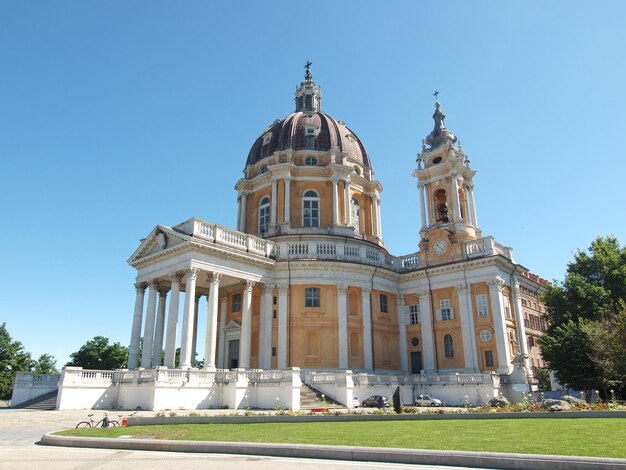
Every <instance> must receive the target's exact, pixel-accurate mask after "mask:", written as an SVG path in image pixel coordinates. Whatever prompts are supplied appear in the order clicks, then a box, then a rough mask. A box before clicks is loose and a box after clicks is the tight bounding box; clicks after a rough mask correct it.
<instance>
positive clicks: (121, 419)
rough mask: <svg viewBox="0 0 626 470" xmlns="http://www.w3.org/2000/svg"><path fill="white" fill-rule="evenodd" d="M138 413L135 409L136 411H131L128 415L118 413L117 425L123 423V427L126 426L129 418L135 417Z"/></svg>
mask: <svg viewBox="0 0 626 470" xmlns="http://www.w3.org/2000/svg"><path fill="white" fill-rule="evenodd" d="M136 414H137V412H136V411H135V412H134V413H131V414H129V415H128V416H126V417H124V415H117V419H118V420H119V421H115V422H116V423H118V424H116V426H119V425H120V424H119V423H121V425H122V427H125V426H126V425H127V423H128V418H134V417H135V415H136Z"/></svg>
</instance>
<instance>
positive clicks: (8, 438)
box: [0, 409, 626, 470]
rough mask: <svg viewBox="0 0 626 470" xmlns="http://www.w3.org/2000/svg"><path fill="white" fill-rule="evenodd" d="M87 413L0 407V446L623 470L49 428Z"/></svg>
mask: <svg viewBox="0 0 626 470" xmlns="http://www.w3.org/2000/svg"><path fill="white" fill-rule="evenodd" d="M89 413H95V415H96V416H94V418H100V417H101V416H102V415H103V412H102V411H94V410H67V411H36V410H7V409H0V430H1V431H5V432H2V433H0V446H7V445H10V444H11V442H12V441H22V442H23V440H24V439H26V440H28V439H37V437H36V436H39V437H40V438H41V444H44V445H48V446H62V447H74V448H97V449H119V450H126V451H128V450H141V451H166V452H186V453H210V454H232V455H247V456H273V457H283V458H305V459H306V458H309V459H331V460H338V461H341V460H343V461H352V462H382V463H396V464H412V465H415V464H420V465H441V466H460V467H468V468H490V469H493V468H498V469H516V470H526V469H528V470H544V469H545V470H587V469H592V470H593V469H598V470H599V469H602V470H613V469H615V470H626V459H606V458H591V457H570V456H552V455H529V454H502V453H489V452H460V451H430V450H428V451H427V450H414V449H389V448H371V447H345V446H320V445H306V444H273V443H261V444H260V443H233V442H196V441H171V440H154V439H122V438H117V439H106V438H77V437H67V436H55V435H52V434H50V432H52V431H55V430H59V429H66V428H73V427H75V426H76V423H78V422H79V421H81V420H84V419H86V418H87V415H88V414H89ZM120 413H122V412H119V411H109V412H108V414H109V417H111V418H117V416H118V414H120ZM154 414H155V413H154V412H147V411H146V412H139V413H138V415H137V416H142V417H149V416H154ZM178 414H183V413H178ZM214 414H215V415H221V414H224V412H223V411H217V410H216V411H215V413H214ZM7 431H8V432H7ZM40 433H41V434H40ZM42 434H43V435H42ZM31 442H32V441H31Z"/></svg>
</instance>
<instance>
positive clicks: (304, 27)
mask: <svg viewBox="0 0 626 470" xmlns="http://www.w3.org/2000/svg"><path fill="white" fill-rule="evenodd" d="M624 18H626V2H623V1H614V2H608V1H594V2H574V1H549V2H548V1H542V2H514V1H493V2H486V1H485V2H469V1H458V2H442V1H437V2H417V1H394V2H382V1H380V2H372V1H362V0H359V1H319V2H313V3H302V2H293V1H263V2H259V1H249V2H235V1H233V2H208V1H185V2H163V1H127V2H122V1H85V0H81V1H57V2H49V1H28V2H25V1H14V2H10V1H7V0H5V1H2V2H0V67H1V69H0V162H1V166H0V203H1V205H0V207H1V210H2V217H1V219H0V220H1V222H0V223H1V230H0V268H1V269H0V286H1V287H0V323H1V322H6V323H7V327H8V329H9V332H10V333H11V335H12V336H13V337H14V338H16V339H18V340H20V341H22V342H23V343H24V345H25V347H26V349H27V350H28V351H30V352H32V353H33V355H35V356H39V355H40V354H42V353H44V352H47V353H51V354H53V355H54V356H55V357H56V358H57V360H58V362H59V365H62V364H64V363H65V362H66V361H67V360H68V356H69V354H70V353H71V352H73V351H76V350H77V349H78V348H79V347H80V345H82V344H84V343H85V341H87V340H88V339H91V338H92V337H93V336H95V335H103V336H107V337H109V338H111V339H112V340H113V341H120V342H121V343H123V344H128V342H129V338H130V324H131V318H132V310H133V302H134V288H133V280H134V277H135V273H134V270H133V269H132V268H130V267H129V266H128V265H127V264H126V260H127V259H128V257H129V256H130V254H131V253H132V252H133V251H134V250H135V249H136V248H137V246H138V243H139V239H140V238H142V237H145V236H146V235H147V234H148V233H149V232H150V231H151V230H152V228H154V226H155V225H156V224H159V223H160V224H164V225H174V224H177V223H179V222H182V221H184V220H186V219H187V218H189V217H191V216H198V217H201V218H203V219H206V220H209V221H213V222H217V223H220V224H224V225H228V226H231V227H234V226H235V225H236V223H235V218H236V214H237V206H236V192H235V191H234V189H233V186H234V184H235V182H236V181H237V180H238V178H239V177H240V176H241V174H242V173H241V172H242V170H243V166H244V164H245V161H246V157H247V153H248V150H249V148H250V146H251V145H252V143H253V141H254V140H255V138H256V137H257V136H258V135H259V134H260V133H261V131H262V130H263V129H264V128H265V127H266V126H267V125H268V124H269V123H271V122H272V121H273V120H274V119H276V118H283V117H284V116H286V115H287V114H288V113H290V112H291V111H292V110H293V107H294V106H293V91H294V89H295V86H296V85H297V84H298V83H299V82H300V81H301V80H302V78H303V73H304V69H303V66H304V63H305V62H306V61H307V60H311V61H312V62H313V68H312V70H313V76H314V79H315V80H316V82H317V83H318V84H319V85H320V86H321V87H322V89H323V91H324V101H323V109H324V111H325V112H327V113H329V114H331V115H333V116H334V117H335V118H336V119H342V120H344V121H345V122H346V123H347V125H348V126H350V128H351V129H353V130H354V131H355V132H356V133H357V134H358V135H359V136H360V137H361V139H362V140H363V142H364V143H365V145H366V147H367V149H368V151H369V153H370V156H371V158H372V162H373V165H374V169H375V171H376V177H377V178H378V179H379V180H380V181H381V182H382V184H383V187H384V192H383V195H382V217H383V235H384V238H385V242H386V244H387V246H388V248H389V250H390V251H391V252H392V253H393V254H395V255H401V254H408V253H411V252H414V251H416V249H417V242H418V230H419V220H420V214H419V200H418V195H417V190H416V188H415V180H414V179H413V178H412V177H411V172H412V170H413V169H414V167H415V154H416V152H418V151H419V150H420V142H421V139H422V138H423V137H424V136H425V135H426V134H428V133H429V132H430V130H431V129H432V125H433V123H432V118H431V116H432V113H433V96H432V93H433V92H434V91H435V90H439V91H440V93H441V94H440V95H439V97H440V101H441V103H442V107H443V110H444V111H445V112H446V114H447V119H446V124H447V125H448V127H449V128H450V129H451V130H452V131H453V132H454V133H455V134H456V135H458V136H459V138H460V139H461V141H462V143H463V148H464V149H465V151H466V152H467V153H468V155H469V156H470V158H471V160H472V163H471V164H472V167H473V168H474V169H476V170H478V175H477V177H476V179H475V193H476V204H477V212H478V220H479V223H480V226H481V228H482V230H483V233H484V234H486V235H493V236H495V238H496V240H498V241H499V242H500V243H503V244H505V245H508V246H512V247H513V248H514V253H515V256H516V259H517V261H518V262H519V263H521V264H523V265H524V266H526V267H528V268H530V269H531V270H532V271H533V272H535V273H537V274H540V275H541V276H543V277H545V278H548V279H553V278H557V279H562V278H563V274H564V270H565V267H566V264H567V262H568V261H569V260H570V259H571V257H572V252H573V251H574V250H576V249H577V248H585V247H587V246H588V245H589V243H590V241H591V240H592V239H593V238H595V237H596V236H597V235H609V234H614V235H616V236H617V237H618V238H619V239H620V241H621V242H622V243H624V242H626V210H625V203H624V199H625V198H624V193H623V192H624V186H625V184H624V174H626V164H625V163H624V162H625V160H626V151H624V140H625V137H626V135H625V134H626V133H625V130H626V113H625V112H624V110H625V109H626V91H625V90H626V88H625V85H624V84H626V65H625V62H626V28H624V24H623V21H624Z"/></svg>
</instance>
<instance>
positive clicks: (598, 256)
mask: <svg viewBox="0 0 626 470" xmlns="http://www.w3.org/2000/svg"><path fill="white" fill-rule="evenodd" d="M543 301H544V302H545V304H546V307H547V309H548V313H547V320H548V331H547V332H546V334H545V336H544V337H543V338H542V339H541V340H540V342H539V344H540V346H541V352H542V356H543V358H544V359H545V360H546V361H547V363H548V364H549V366H550V368H551V369H552V370H554V372H555V374H556V377H557V379H558V380H559V382H561V383H563V384H568V385H569V386H571V387H573V388H579V389H585V390H588V389H590V388H599V389H603V390H604V395H605V396H606V395H607V394H608V393H607V391H608V389H611V388H613V389H615V390H616V392H617V393H618V394H621V393H624V384H625V383H626V372H625V371H624V369H625V368H626V365H625V361H624V359H625V358H626V313H625V312H626V308H625V307H624V305H626V304H625V302H626V247H620V244H619V242H618V240H617V239H616V238H615V237H606V238H602V237H598V238H596V239H595V240H594V241H593V242H592V243H591V245H590V246H589V249H588V250H587V251H581V250H579V251H578V252H576V253H575V255H574V261H572V262H571V263H569V264H568V266H567V272H566V276H565V280H564V281H563V282H562V283H559V282H555V283H554V284H553V285H549V286H548V287H547V290H546V292H545V294H544V295H543Z"/></svg>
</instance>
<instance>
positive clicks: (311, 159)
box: [304, 157, 317, 166]
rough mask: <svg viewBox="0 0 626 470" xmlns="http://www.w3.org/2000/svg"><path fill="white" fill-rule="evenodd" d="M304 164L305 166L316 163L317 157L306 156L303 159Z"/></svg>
mask: <svg viewBox="0 0 626 470" xmlns="http://www.w3.org/2000/svg"><path fill="white" fill-rule="evenodd" d="M304 164H305V165H307V166H315V165H317V158H315V157H306V158H305V159H304Z"/></svg>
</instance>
